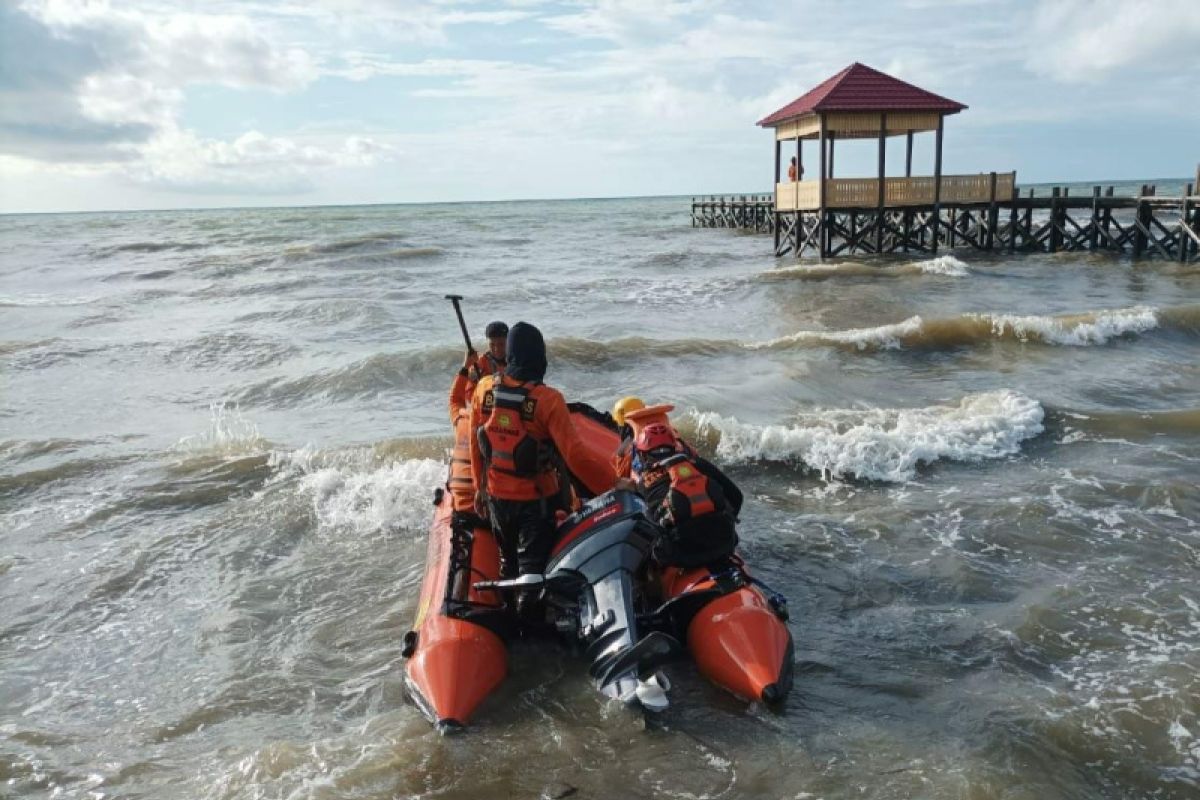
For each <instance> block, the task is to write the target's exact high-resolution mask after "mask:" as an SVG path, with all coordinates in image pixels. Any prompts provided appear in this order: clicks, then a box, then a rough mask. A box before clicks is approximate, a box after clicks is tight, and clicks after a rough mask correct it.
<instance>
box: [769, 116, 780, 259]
mask: <svg viewBox="0 0 1200 800" xmlns="http://www.w3.org/2000/svg"><path fill="white" fill-rule="evenodd" d="M775 133H778V131H775ZM782 149H783V142H781V141H779V137H778V136H776V137H775V177H774V178H772V179H771V197H772V198H774V202H773V203H772V211H771V213H772V214H774V215H775V224H774V225H773V226H772V227H773V228H774V229H775V254H776V255H778V254H779V153H780V151H781V150H782Z"/></svg>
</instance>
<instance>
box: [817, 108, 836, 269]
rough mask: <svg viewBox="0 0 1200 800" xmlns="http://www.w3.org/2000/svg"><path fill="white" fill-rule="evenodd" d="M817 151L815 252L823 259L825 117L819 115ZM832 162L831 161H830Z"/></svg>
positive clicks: (824, 230) (824, 237) (824, 252)
mask: <svg viewBox="0 0 1200 800" xmlns="http://www.w3.org/2000/svg"><path fill="white" fill-rule="evenodd" d="M817 139H818V151H819V152H820V162H821V163H820V164H819V165H818V171H819V173H818V179H819V180H820V183H819V184H818V185H817V252H818V254H819V255H820V256H821V258H825V255H826V252H827V251H828V249H829V248H828V247H826V246H825V241H826V226H825V182H826V175H827V173H826V170H825V166H826V163H827V162H826V158H825V115H824V114H821V115H820V122H819V126H818V130H817ZM831 160H832V159H831Z"/></svg>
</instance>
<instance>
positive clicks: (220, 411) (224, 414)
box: [175, 402, 267, 455]
mask: <svg viewBox="0 0 1200 800" xmlns="http://www.w3.org/2000/svg"><path fill="white" fill-rule="evenodd" d="M208 411H209V426H208V430H207V431H205V432H204V433H200V434H195V435H192V436H184V437H183V438H182V439H180V440H179V441H178V442H176V443H175V449H176V450H181V451H183V452H185V453H190V454H194V455H199V454H206V453H213V454H221V455H239V454H247V453H258V452H262V451H263V450H265V449H266V446H267V442H266V440H265V439H263V437H262V434H260V433H259V432H258V426H257V425H255V424H254V423H253V422H251V421H250V420H248V419H246V418H245V417H243V416H242V411H241V409H240V408H239V407H238V406H237V404H231V403H224V402H219V403H212V404H210V405H209V407H208Z"/></svg>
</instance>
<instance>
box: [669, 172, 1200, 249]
mask: <svg viewBox="0 0 1200 800" xmlns="http://www.w3.org/2000/svg"><path fill="white" fill-rule="evenodd" d="M1008 175H1009V176H1011V175H1012V173H1009V174H1008ZM966 177H971V178H972V180H973V182H975V183H983V184H984V185H985V186H987V192H986V194H985V195H984V196H983V197H964V198H962V199H956V200H947V201H945V202H943V203H941V204H940V207H939V206H934V205H933V204H932V203H929V202H921V199H920V197H919V196H916V197H911V196H910V198H909V199H908V200H907V201H905V200H904V199H902V198H901V197H898V196H897V195H899V194H900V192H899V191H897V190H896V189H894V187H893V186H892V185H891V184H892V181H893V180H894V179H890V178H889V179H887V180H888V186H887V187H885V191H886V192H887V194H888V196H889V197H890V198H893V199H892V200H890V201H889V203H888V205H887V206H886V207H885V208H884V209H883V211H882V214H881V212H880V209H879V208H878V207H877V206H874V207H872V206H867V205H865V204H856V203H855V202H854V201H853V197H854V196H855V195H856V194H857V195H859V196H861V195H862V194H863V191H862V184H864V183H866V184H871V183H874V179H863V180H860V179H849V180H846V179H839V180H833V181H831V182H832V183H833V184H835V185H834V186H832V187H828V188H827V190H826V191H827V194H828V195H829V196H830V197H832V198H842V197H845V198H847V199H846V200H844V201H838V200H835V201H834V203H833V204H830V205H829V206H827V207H826V209H825V210H824V211H823V212H822V211H821V210H820V209H819V208H804V207H801V208H796V207H795V206H792V207H790V208H785V209H780V208H779V207H778V200H777V199H776V200H774V201H773V200H772V198H770V196H764V195H737V196H731V197H694V198H692V226H693V227H699V228H736V229H740V230H745V231H752V232H755V233H773V234H775V254H776V255H777V256H786V255H789V254H791V255H795V256H797V257H799V256H801V255H803V254H804V253H805V252H806V251H809V250H812V251H813V252H815V253H816V254H818V255H820V256H822V257H832V256H840V255H862V254H869V253H927V254H935V253H937V252H938V251H939V249H942V248H971V249H974V250H980V251H985V252H987V251H994V252H1009V253H1031V252H1035V253H1060V252H1081V251H1084V252H1109V253H1116V254H1126V255H1131V256H1133V257H1134V258H1140V257H1159V258H1166V259H1171V260H1174V261H1196V260H1200V193H1196V184H1190V183H1189V184H1188V185H1187V186H1186V187H1185V191H1184V194H1183V195H1181V196H1176V197H1160V196H1159V195H1158V194H1157V192H1156V187H1154V186H1150V185H1147V186H1143V187H1141V191H1140V192H1139V193H1138V194H1137V195H1136V196H1134V197H1117V196H1114V190H1113V187H1111V186H1109V187H1107V188H1106V189H1102V187H1100V186H1093V187H1092V192H1091V194H1089V195H1071V194H1070V192H1069V189H1067V188H1065V187H1064V188H1059V187H1055V188H1053V189H1051V190H1050V191H1049V193H1048V194H1043V195H1041V196H1036V195H1035V194H1034V190H1033V189H1030V190H1028V192H1027V193H1026V194H1025V195H1024V196H1021V194H1020V192H1019V190H1018V189H1017V187H1016V186H1015V184H1014V183H1008V182H1007V178H1008V176H1000V175H994V174H991V173H989V174H987V175H983V176H949V175H948V176H943V179H944V180H946V181H949V182H952V183H951V185H955V184H956V183H957V184H958V185H959V187H960V188H961V185H962V184H961V183H960V182H959V179H961V178H966ZM843 181H845V182H846V183H849V184H851V185H850V186H849V187H847V188H846V189H843V188H842V187H839V186H837V185H836V184H840V183H842V182H843ZM993 182H994V183H995V185H997V186H999V187H1007V191H1004V192H1001V191H998V192H997V194H996V196H995V197H993V196H992V193H991V188H992V185H993ZM807 183H810V182H809V181H804V182H803V183H802V184H792V186H796V187H797V189H798V190H800V189H799V187H801V186H803V184H807ZM813 183H815V182H813ZM870 188H873V187H868V191H869V190H870ZM801 191H806V192H810V193H811V191H812V190H811V189H810V188H807V187H805V188H804V189H802V190H801ZM876 191H877V189H876ZM923 191H928V190H927V189H926V190H923ZM788 200H790V198H786V199H785V204H789V203H788ZM797 205H801V206H803V205H804V204H803V203H802V202H801V203H798V204H797ZM822 214H823V218H822V216H821V215H822ZM822 229H823V230H824V231H825V238H824V241H822V237H821V231H822Z"/></svg>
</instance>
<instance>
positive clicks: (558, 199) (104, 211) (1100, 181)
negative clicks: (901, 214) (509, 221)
mask: <svg viewBox="0 0 1200 800" xmlns="http://www.w3.org/2000/svg"><path fill="white" fill-rule="evenodd" d="M980 174H986V173H980ZM1188 180H1189V179H1188V178H1187V177H1177V176H1176V177H1158V178H1102V179H1101V178H1088V179H1086V180H1077V181H1067V180H1053V181H1033V182H1030V183H1025V184H1021V183H1018V184H1017V186H1018V187H1020V186H1025V187H1028V186H1063V185H1075V184H1091V185H1103V184H1105V183H1109V184H1117V183H1136V182H1138V181H1143V182H1147V183H1149V182H1152V181H1163V182H1175V181H1178V182H1180V183H1184V184H1186V183H1187V182H1188ZM770 193H771V192H770V191H769V190H768V191H763V192H745V191H736V192H689V193H683V194H630V195H597V196H592V197H510V198H496V199H483V200H393V201H386V202H364V203H297V204H294V205H226V206H168V207H163V208H95V209H87V210H74V211H0V217H35V216H54V215H71V214H153V213H163V212H172V213H177V212H181V211H276V210H279V211H282V210H298V209H318V208H331V209H332V208H377V207H384V206H448V205H477V204H483V203H563V202H586V201H597V200H658V199H667V198H679V197H693V198H694V197H722V196H726V197H727V196H731V195H733V196H736V195H755V194H770Z"/></svg>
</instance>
